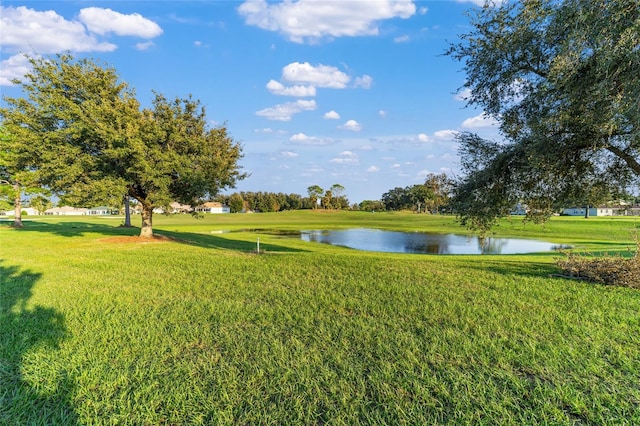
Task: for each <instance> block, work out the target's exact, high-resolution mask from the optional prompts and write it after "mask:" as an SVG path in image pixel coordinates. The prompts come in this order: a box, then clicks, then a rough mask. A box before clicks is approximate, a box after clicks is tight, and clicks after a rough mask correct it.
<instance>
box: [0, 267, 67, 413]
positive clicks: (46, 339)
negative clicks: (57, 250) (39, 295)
mask: <svg viewBox="0 0 640 426" xmlns="http://www.w3.org/2000/svg"><path fill="white" fill-rule="evenodd" d="M40 278H41V274H39V273H34V272H31V271H29V270H20V269H19V268H18V267H15V266H4V265H1V264H0V384H1V385H0V424H2V425H14V424H15V425H21V424H64V425H75V424H79V422H78V418H77V415H76V413H75V412H74V410H73V407H72V404H71V402H70V398H71V393H72V389H73V383H72V381H71V380H70V379H69V377H68V376H67V374H66V372H64V371H62V372H59V374H58V375H57V376H58V377H59V378H58V379H57V380H56V383H50V382H47V383H44V382H45V380H44V377H43V378H42V379H41V381H40V383H33V382H34V380H26V379H25V377H24V375H23V371H24V365H23V364H24V361H25V358H26V357H27V356H28V355H29V353H31V352H32V351H34V350H41V349H42V348H46V350H51V351H55V350H56V348H58V345H59V344H60V342H61V341H62V340H63V339H64V338H65V336H66V334H67V332H66V328H65V325H64V317H63V315H62V314H61V313H59V312H56V310H55V309H51V308H45V307H42V306H35V307H29V306H28V301H29V298H30V297H31V294H32V287H33V286H34V285H35V283H36V282H37V281H38V280H39V279H40ZM38 385H39V386H38ZM52 388H53V390H52Z"/></svg>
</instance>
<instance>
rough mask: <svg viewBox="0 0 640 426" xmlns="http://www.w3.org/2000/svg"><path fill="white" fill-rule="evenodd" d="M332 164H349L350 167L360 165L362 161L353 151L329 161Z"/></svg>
mask: <svg viewBox="0 0 640 426" xmlns="http://www.w3.org/2000/svg"><path fill="white" fill-rule="evenodd" d="M329 162H330V163H334V164H349V165H358V164H360V160H359V159H358V156H357V155H356V154H354V153H353V152H351V151H342V152H341V153H340V154H338V157H334V158H332V159H331V160H329Z"/></svg>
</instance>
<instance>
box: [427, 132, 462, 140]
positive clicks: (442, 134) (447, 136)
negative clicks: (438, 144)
mask: <svg viewBox="0 0 640 426" xmlns="http://www.w3.org/2000/svg"><path fill="white" fill-rule="evenodd" d="M458 133H460V132H458V131H457V130H438V131H437V132H435V133H434V134H433V135H434V136H435V137H436V138H437V139H441V140H451V139H453V138H455V137H456V135H457V134H458Z"/></svg>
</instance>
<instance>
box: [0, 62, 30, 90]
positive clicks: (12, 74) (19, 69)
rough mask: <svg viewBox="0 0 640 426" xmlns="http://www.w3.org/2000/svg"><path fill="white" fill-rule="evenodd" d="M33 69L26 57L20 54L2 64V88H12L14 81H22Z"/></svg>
mask: <svg viewBox="0 0 640 426" xmlns="http://www.w3.org/2000/svg"><path fill="white" fill-rule="evenodd" d="M30 69H31V64H30V63H29V60H28V59H27V57H26V56H24V55H21V54H18V55H13V56H11V57H10V58H9V59H5V60H4V61H2V62H0V86H11V85H13V83H12V82H11V80H13V79H18V80H19V79H21V78H22V77H24V75H25V74H26V73H28V72H29V70H30Z"/></svg>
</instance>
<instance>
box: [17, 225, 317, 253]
mask: <svg viewBox="0 0 640 426" xmlns="http://www.w3.org/2000/svg"><path fill="white" fill-rule="evenodd" d="M16 232H33V233H38V232H41V233H48V234H54V235H59V236H62V237H68V238H71V237H79V236H83V235H85V234H90V233H93V234H102V235H104V237H105V238H109V237H136V236H138V235H139V234H140V228H137V227H129V228H124V227H119V226H113V225H108V224H104V225H103V224H99V223H91V222H80V221H62V222H55V223H51V222H40V221H33V222H29V223H28V224H27V225H26V226H25V227H24V228H20V229H17V230H16ZM154 235H155V236H165V237H168V238H170V239H171V240H173V241H175V242H177V243H182V244H189V245H193V246H197V247H204V248H212V249H223V250H233V251H239V252H256V251H257V241H255V242H251V241H245V240H238V239H233V238H223V237H220V236H219V235H215V234H200V233H194V232H180V231H168V230H164V229H157V228H155V227H154ZM259 235H260V234H256V238H257V237H258V236H259ZM113 241H114V242H115V241H116V240H113ZM260 251H261V252H262V253H275V252H289V253H291V252H303V251H307V250H301V249H298V248H293V247H287V246H286V245H279V244H273V243H267V244H265V243H264V242H261V243H260Z"/></svg>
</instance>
